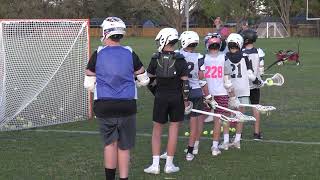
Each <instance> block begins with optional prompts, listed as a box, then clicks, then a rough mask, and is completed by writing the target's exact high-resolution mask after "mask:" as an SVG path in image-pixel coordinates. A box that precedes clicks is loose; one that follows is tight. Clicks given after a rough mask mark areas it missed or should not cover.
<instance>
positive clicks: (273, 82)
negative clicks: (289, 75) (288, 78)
mask: <svg viewBox="0 0 320 180" xmlns="http://www.w3.org/2000/svg"><path fill="white" fill-rule="evenodd" d="M266 82H267V83H266V84H267V85H268V86H282V85H283V84H284V77H283V76H282V74H280V73H276V74H275V75H273V76H272V77H271V78H267V79H266Z"/></svg>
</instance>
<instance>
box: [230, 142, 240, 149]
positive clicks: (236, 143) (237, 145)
mask: <svg viewBox="0 0 320 180" xmlns="http://www.w3.org/2000/svg"><path fill="white" fill-rule="evenodd" d="M230 147H234V148H237V149H240V141H237V142H235V141H234V142H233V143H231V144H230Z"/></svg>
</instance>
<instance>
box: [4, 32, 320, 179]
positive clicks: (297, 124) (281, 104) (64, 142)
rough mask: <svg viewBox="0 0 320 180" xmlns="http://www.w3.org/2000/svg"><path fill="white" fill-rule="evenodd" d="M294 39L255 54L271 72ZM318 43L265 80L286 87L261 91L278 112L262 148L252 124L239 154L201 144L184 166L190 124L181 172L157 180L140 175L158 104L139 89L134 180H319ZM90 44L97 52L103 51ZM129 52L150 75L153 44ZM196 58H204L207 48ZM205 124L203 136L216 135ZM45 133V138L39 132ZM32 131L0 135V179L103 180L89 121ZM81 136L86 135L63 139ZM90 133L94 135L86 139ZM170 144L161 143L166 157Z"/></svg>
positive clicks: (136, 44)
mask: <svg viewBox="0 0 320 180" xmlns="http://www.w3.org/2000/svg"><path fill="white" fill-rule="evenodd" d="M297 41H298V40H297V39H295V38H291V39H266V40H264V39H261V40H259V41H258V44H257V46H258V47H261V48H263V49H264V50H265V52H266V54H267V55H266V64H267V65H268V64H271V63H272V62H273V61H274V60H275V55H274V54H273V53H274V52H275V51H277V50H279V49H296V48H297V47H296V46H297ZM319 42H320V40H319V39H316V38H313V39H311V38H310V39H301V44H300V53H301V62H302V65H301V66H299V67H296V66H294V65H285V66H281V67H279V66H277V67H274V68H273V69H272V70H270V72H268V73H275V72H280V73H282V74H283V75H284V77H285V84H284V86H282V87H264V88H263V90H262V104H270V105H274V106H276V107H277V108H278V109H277V111H276V112H273V113H272V114H271V115H270V116H262V131H263V133H264V141H261V142H257V141H252V140H251V139H252V132H253V128H252V124H247V125H246V126H245V132H244V135H243V138H244V140H245V141H243V142H242V144H241V145H242V146H241V148H242V149H241V150H229V151H224V152H222V155H221V156H218V157H216V158H214V157H212V156H211V151H210V146H211V140H210V137H209V136H208V135H207V136H204V139H203V140H202V141H201V143H200V152H199V155H198V156H197V157H196V159H195V160H194V161H192V162H191V163H190V162H186V160H185V159H184V158H185V157H184V153H183V149H184V148H185V146H186V142H187V139H186V138H185V137H184V132H185V131H188V122H185V123H184V124H183V125H182V127H181V131H180V136H181V138H180V139H179V143H178V149H177V155H176V158H175V160H174V161H175V164H176V165H178V166H180V168H181V171H180V172H179V173H177V174H172V175H171V174H170V175H167V174H164V173H163V167H164V162H162V163H161V165H162V166H161V171H162V173H161V174H160V175H157V176H155V175H147V174H145V173H143V169H144V168H145V167H147V166H148V165H149V164H150V163H151V145H150V144H151V137H149V136H147V135H148V134H150V133H151V131H152V121H151V117H152V106H153V97H152V95H151V93H150V92H148V91H147V90H146V88H142V89H139V97H140V99H139V100H138V111H139V113H138V115H137V116H138V118H137V131H138V132H137V133H138V136H137V139H136V140H137V143H136V147H135V149H134V150H133V153H132V165H131V169H130V170H131V171H130V176H129V178H130V179H135V180H143V179H151V180H152V179H159V180H160V179H181V180H202V179H203V180H207V179H208V180H211V179H212V180H213V179H236V180H248V179H319V176H320V170H319V169H320V138H319V137H320V119H319V117H320V101H319V97H320V91H319V89H320V78H319V74H318V72H319V68H320V62H319V57H320V51H319V48H318V47H319ZM99 43H100V42H99V41H98V39H92V42H91V46H92V49H94V48H96V47H97V46H98V45H99ZM124 44H126V45H130V46H132V47H133V49H134V50H135V51H136V53H137V54H138V55H139V56H140V58H141V60H142V61H143V63H144V65H145V67H147V65H148V62H149V60H150V57H151V55H152V53H153V52H154V51H155V49H156V48H155V43H154V41H153V39H152V38H128V39H126V40H125V42H124ZM199 51H200V52H203V51H204V48H203V44H201V45H200V47H199ZM211 126H212V125H211V124H206V128H205V129H206V130H210V129H211ZM35 130H48V131H35ZM35 130H31V131H27V130H25V131H14V132H0V179H1V180H18V179H19V180H21V179H24V180H36V179H46V180H47V179H54V180H58V179H68V180H71V179H84V180H87V179H88V180H91V179H92V180H95V179H104V169H103V158H102V150H103V144H102V141H101V139H100V136H99V134H97V133H96V132H97V123H96V122H95V121H85V122H77V123H69V124H63V125H57V126H51V127H46V128H39V129H35ZM61 130H68V131H81V132H73V133H70V132H62V131H61ZM84 131H89V132H91V133H89V132H88V133H84ZM165 144H166V138H163V149H165Z"/></svg>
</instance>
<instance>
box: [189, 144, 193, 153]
mask: <svg viewBox="0 0 320 180" xmlns="http://www.w3.org/2000/svg"><path fill="white" fill-rule="evenodd" d="M192 152H193V147H191V146H188V153H190V154H193V153H192Z"/></svg>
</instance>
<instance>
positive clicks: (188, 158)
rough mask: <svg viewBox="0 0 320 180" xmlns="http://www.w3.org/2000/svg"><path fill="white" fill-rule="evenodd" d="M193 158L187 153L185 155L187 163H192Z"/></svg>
mask: <svg viewBox="0 0 320 180" xmlns="http://www.w3.org/2000/svg"><path fill="white" fill-rule="evenodd" d="M193 158H194V155H193V154H191V153H187V155H186V160H187V161H192V160H193Z"/></svg>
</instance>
